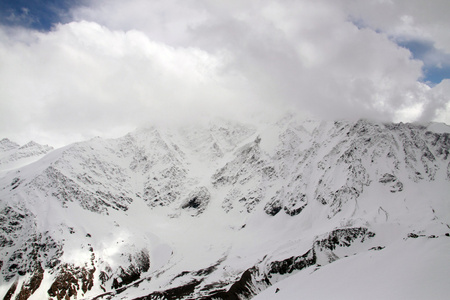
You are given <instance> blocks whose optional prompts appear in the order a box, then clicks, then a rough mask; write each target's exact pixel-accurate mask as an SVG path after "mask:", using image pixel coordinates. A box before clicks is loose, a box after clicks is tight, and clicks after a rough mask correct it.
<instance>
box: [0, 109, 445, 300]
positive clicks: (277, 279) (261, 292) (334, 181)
mask: <svg viewBox="0 0 450 300" xmlns="http://www.w3.org/2000/svg"><path fill="white" fill-rule="evenodd" d="M449 132H450V130H449V127H448V126H447V125H444V124H429V125H427V126H425V125H414V124H402V123H400V124H381V123H376V122H369V121H366V120H359V121H357V122H350V121H341V122H321V121H300V120H296V119H295V118H294V117H292V116H289V117H286V118H284V119H281V120H280V121H278V122H277V123H275V124H268V125H265V126H258V127H254V126H249V125H244V124H238V123H233V122H226V121H216V122H210V123H208V124H203V125H191V126H185V127H182V128H158V127H150V128H143V129H139V130H137V131H135V132H132V133H129V134H127V135H126V136H124V137H122V138H118V139H109V140H105V139H101V138H95V139H92V140H89V141H86V142H80V143H75V144H72V145H69V146H66V147H63V148H60V149H56V150H53V149H51V148H49V147H46V146H40V145H38V144H36V143H30V144H27V145H25V146H22V147H19V145H17V144H15V143H13V142H11V141H9V140H7V139H3V140H2V141H1V142H0V155H1V156H0V167H1V170H2V171H1V173H0V175H1V176H0V177H1V178H0V246H1V248H0V268H1V273H0V295H1V294H2V295H4V299H28V298H29V299H48V298H52V299H250V298H253V297H254V298H255V299H300V298H314V299H329V298H330V297H331V298H334V299H343V298H345V299H380V298H385V299H424V298H430V299H431V298H432V299H445V298H446V297H447V292H446V290H447V288H448V286H449V284H450V276H449V275H450V274H449V270H450V196H449V195H450V157H449V151H450V134H449Z"/></svg>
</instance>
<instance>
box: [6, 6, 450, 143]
mask: <svg viewBox="0 0 450 300" xmlns="http://www.w3.org/2000/svg"><path fill="white" fill-rule="evenodd" d="M449 14H450V1H448V0H430V1H423V0H367V1H355V0H318V1H311V0H286V1H267V0H259V1H256V0H255V1H253V0H249V1H242V0H223V1H219V0H216V1H214V0H210V1H206V0H196V1H194V0H182V1H181V0H180V1H174V0H164V1H159V0H152V1H147V0H127V1H123V0H91V1H87V0H86V1H84V0H78V1H66V0H60V1H58V0H53V1H44V0H28V1H26V0H11V1H6V0H0V24H1V25H0V101H1V106H0V138H2V137H8V138H10V139H12V140H15V141H17V142H19V143H25V142H27V141H28V140H31V139H33V140H35V141H38V142H40V143H48V144H51V145H54V146H62V145H64V144H67V143H69V142H73V141H78V140H82V139H87V138H91V137H93V136H97V135H100V136H104V137H114V136H120V135H122V134H125V133H127V132H128V131H131V130H133V129H134V128H136V127H137V126H142V125H144V124H148V123H158V124H160V123H162V124H165V123H168V124H170V123H173V122H181V123H183V122H192V121H195V120H199V119H205V118H209V117H224V118H237V119H239V120H244V121H251V120H252V119H253V118H256V117H258V116H264V118H268V117H270V116H272V115H276V114H281V113H283V112H284V111H298V112H299V113H301V114H302V115H304V116H306V117H313V118H323V119H343V118H351V119H356V118H370V119H375V120H382V121H395V122H399V121H403V122H411V121H420V122H422V121H440V122H446V123H447V124H450V79H449V78H450V34H449V29H450V18H449V17H448V15H449Z"/></svg>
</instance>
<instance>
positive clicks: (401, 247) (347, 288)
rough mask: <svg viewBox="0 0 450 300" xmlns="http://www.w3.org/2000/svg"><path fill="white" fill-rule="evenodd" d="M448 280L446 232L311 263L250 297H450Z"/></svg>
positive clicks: (449, 255)
mask: <svg viewBox="0 0 450 300" xmlns="http://www.w3.org/2000/svg"><path fill="white" fill-rule="evenodd" d="M449 286H450V238H447V239H436V238H419V239H408V240H406V241H398V242H396V243H393V244H392V245H389V246H387V247H386V248H384V249H383V250H379V251H365V252H362V253H359V254H356V255H353V256H349V257H345V258H342V259H340V260H338V261H336V262H334V263H332V264H329V265H326V266H323V267H320V268H315V267H310V268H308V269H305V270H302V271H300V272H298V273H297V274H294V275H292V276H290V277H288V278H286V279H284V280H283V281H281V282H279V283H277V284H275V285H273V286H272V287H270V288H268V289H267V290H265V291H263V292H262V293H261V294H259V295H257V296H256V297H255V298H254V299H255V300H269V299H368V300H369V299H373V300H375V299H377V300H378V299H404V300H413V299H417V300H419V299H448V297H449V291H448V287H449Z"/></svg>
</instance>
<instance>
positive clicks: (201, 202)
mask: <svg viewBox="0 0 450 300" xmlns="http://www.w3.org/2000/svg"><path fill="white" fill-rule="evenodd" d="M210 199H211V194H210V193H209V191H208V189H207V188H206V187H199V188H196V189H195V190H193V191H192V192H191V193H190V194H189V195H188V197H187V198H186V199H185V200H184V202H183V204H182V205H181V208H182V209H185V210H188V211H189V212H190V213H191V214H192V215H193V216H197V215H199V214H201V213H202V212H203V211H204V210H205V209H206V207H207V206H208V204H209V201H210Z"/></svg>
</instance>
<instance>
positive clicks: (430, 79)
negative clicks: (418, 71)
mask: <svg viewBox="0 0 450 300" xmlns="http://www.w3.org/2000/svg"><path fill="white" fill-rule="evenodd" d="M395 42H396V43H397V44H398V45H399V46H401V47H404V48H406V49H408V50H409V51H410V52H411V54H412V56H413V58H414V59H418V60H421V61H423V63H424V66H423V72H424V78H423V79H422V80H423V81H424V82H425V83H427V84H430V85H436V84H439V83H440V82H441V81H442V80H443V79H449V78H450V54H447V53H445V52H443V51H441V50H439V49H436V47H435V46H434V43H433V42H430V41H426V40H418V39H399V40H395Z"/></svg>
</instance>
